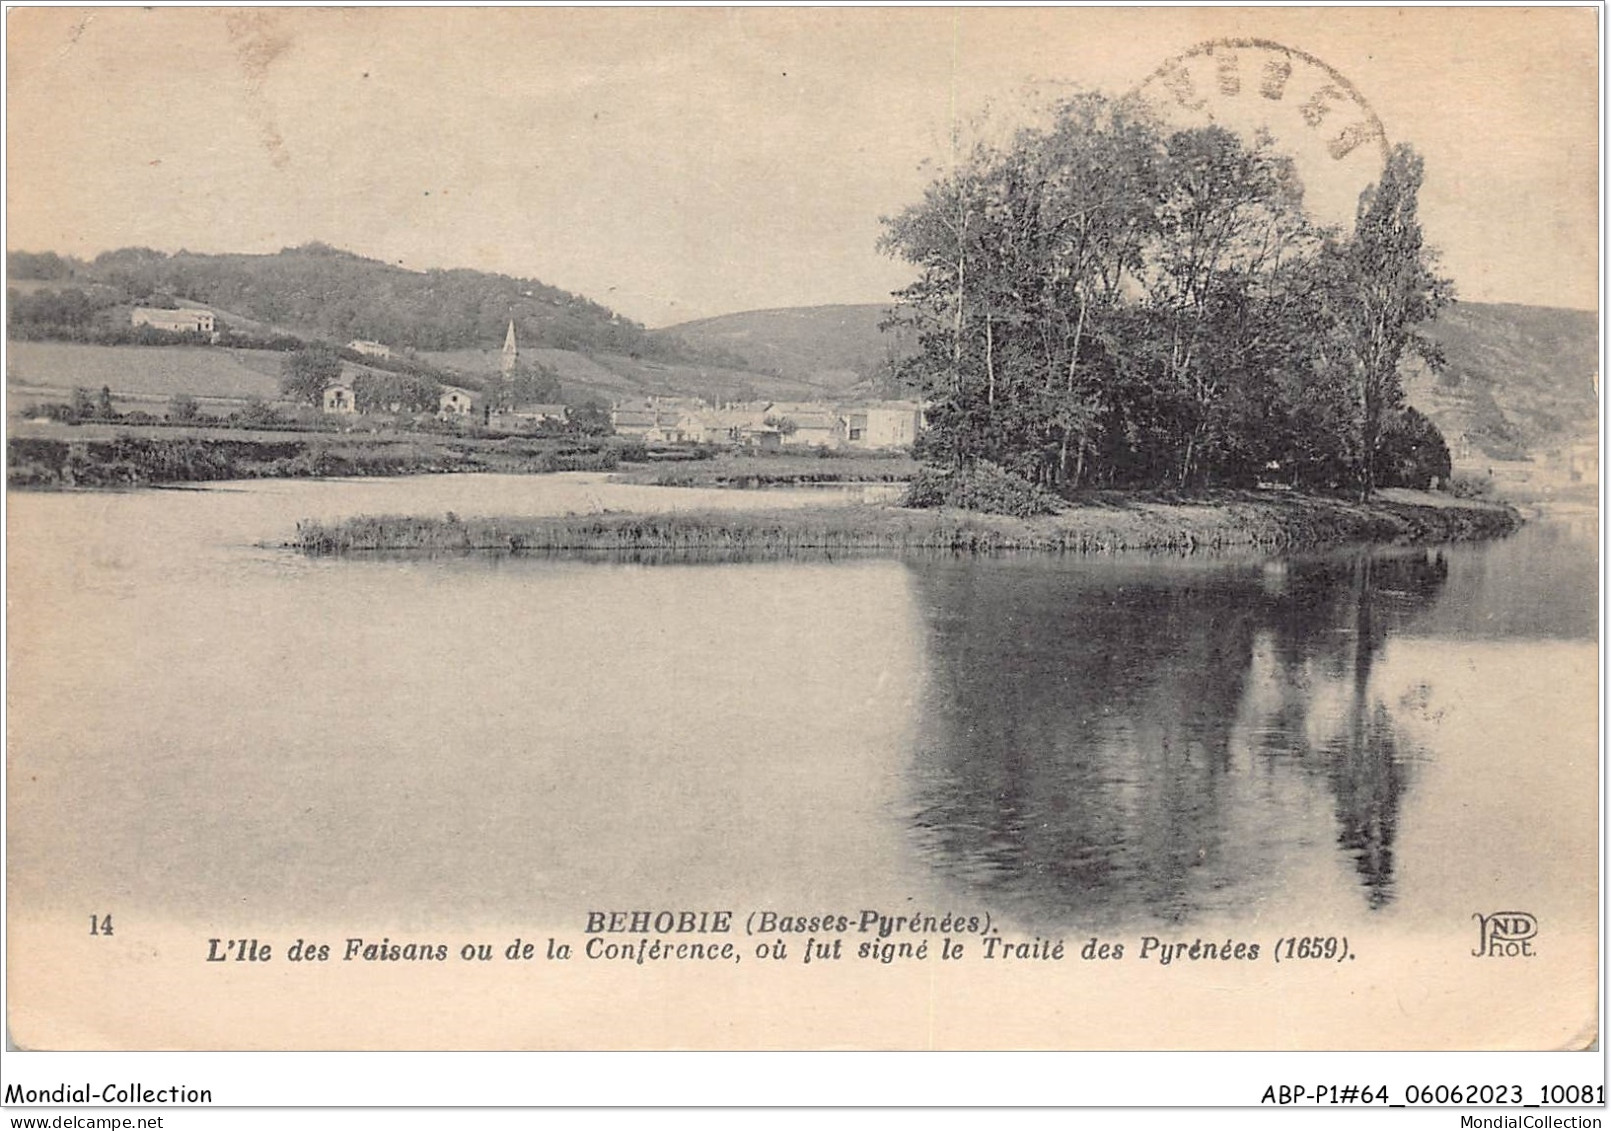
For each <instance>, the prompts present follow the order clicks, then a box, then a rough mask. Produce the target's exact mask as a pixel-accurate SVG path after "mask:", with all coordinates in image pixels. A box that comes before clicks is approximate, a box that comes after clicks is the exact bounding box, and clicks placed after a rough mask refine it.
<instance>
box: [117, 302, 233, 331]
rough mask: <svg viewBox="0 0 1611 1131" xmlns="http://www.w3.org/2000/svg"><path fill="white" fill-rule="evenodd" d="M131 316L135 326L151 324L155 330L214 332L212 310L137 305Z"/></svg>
mask: <svg viewBox="0 0 1611 1131" xmlns="http://www.w3.org/2000/svg"><path fill="white" fill-rule="evenodd" d="M130 318H131V319H132V320H133V325H135V326H150V327H151V328H152V329H153V330H168V331H171V332H172V333H176V334H211V333H212V332H213V312H212V311H210V310H191V309H182V310H163V309H162V308H160V307H155V306H137V307H135V308H134V311H133V312H132V314H131V315H130Z"/></svg>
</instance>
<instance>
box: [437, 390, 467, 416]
mask: <svg viewBox="0 0 1611 1131" xmlns="http://www.w3.org/2000/svg"><path fill="white" fill-rule="evenodd" d="M474 408H475V394H474V393H472V392H470V390H469V389H461V388H459V387H458V386H457V385H443V386H442V395H441V397H440V398H439V399H438V400H437V411H436V416H437V419H438V420H463V419H465V418H467V417H468V416H469V415H470V413H471V411H472V410H473V409H474Z"/></svg>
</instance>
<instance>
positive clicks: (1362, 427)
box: [1331, 144, 1454, 499]
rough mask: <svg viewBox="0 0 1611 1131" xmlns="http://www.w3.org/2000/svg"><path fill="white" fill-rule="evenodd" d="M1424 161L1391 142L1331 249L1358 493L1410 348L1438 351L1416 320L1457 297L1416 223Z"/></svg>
mask: <svg viewBox="0 0 1611 1131" xmlns="http://www.w3.org/2000/svg"><path fill="white" fill-rule="evenodd" d="M1423 176H1424V169H1423V163H1422V160H1421V157H1420V155H1419V154H1418V153H1416V152H1415V150H1413V149H1412V148H1410V147H1409V146H1408V145H1403V144H1400V145H1397V146H1394V147H1393V150H1392V152H1391V153H1390V154H1389V155H1388V160H1387V165H1386V167H1385V168H1384V169H1383V170H1382V178H1381V180H1380V181H1379V182H1378V183H1377V184H1376V185H1374V186H1373V187H1371V188H1369V189H1367V190H1366V191H1365V192H1364V193H1363V194H1362V195H1361V197H1360V201H1359V211H1358V214H1357V218H1356V220H1355V222H1354V231H1353V235H1352V237H1351V238H1350V239H1349V240H1348V241H1347V242H1346V243H1344V244H1342V245H1341V246H1338V247H1335V248H1333V249H1332V254H1331V260H1332V267H1333V271H1334V288H1333V293H1334V296H1335V297H1334V299H1333V301H1332V304H1331V306H1332V310H1331V314H1332V318H1333V328H1334V331H1335V336H1336V339H1337V344H1338V347H1339V353H1340V354H1341V357H1342V361H1343V364H1344V365H1345V366H1346V375H1347V383H1348V387H1349V391H1350V393H1351V396H1352V401H1353V405H1352V409H1353V413H1352V415H1353V431H1354V437H1353V438H1354V440H1355V446H1354V451H1353V453H1352V456H1353V459H1352V462H1353V464H1354V474H1355V478H1356V482H1357V485H1358V489H1359V495H1360V498H1362V499H1368V498H1370V495H1371V493H1372V492H1373V491H1374V490H1375V489H1376V483H1377V464H1378V461H1379V459H1380V455H1381V451H1380V449H1381V444H1382V437H1383V434H1384V430H1385V428H1386V425H1387V422H1388V421H1389V419H1391V417H1392V416H1393V415H1394V414H1396V413H1397V412H1398V410H1399V409H1400V407H1401V406H1402V405H1403V401H1404V387H1403V384H1402V382H1401V380H1400V378H1399V364H1400V362H1401V361H1403V360H1404V356H1405V354H1406V353H1407V352H1414V353H1418V354H1420V355H1421V356H1422V357H1423V358H1425V359H1426V361H1427V362H1428V364H1430V365H1433V366H1438V365H1440V364H1441V363H1442V355H1441V354H1440V353H1439V352H1438V350H1437V347H1436V345H1435V344H1434V343H1433V342H1432V341H1431V340H1430V339H1429V338H1426V337H1425V336H1423V335H1422V334H1420V333H1418V332H1417V329H1416V328H1417V327H1418V326H1420V325H1421V324H1422V323H1423V322H1426V321H1428V320H1430V319H1431V318H1433V317H1434V316H1436V314H1437V312H1438V311H1439V310H1441V309H1442V308H1443V307H1444V306H1446V305H1447V304H1448V303H1450V302H1451V301H1453V299H1454V284H1453V283H1452V281H1451V280H1449V279H1446V278H1444V277H1442V276H1440V275H1439V274H1438V273H1437V269H1436V266H1437V264H1436V257H1435V256H1434V255H1433V253H1432V251H1431V250H1430V249H1429V248H1427V247H1426V245H1425V242H1424V240H1423V236H1422V231H1421V220H1420V213H1419V206H1418V197H1419V195H1420V190H1421V182H1422V178H1423Z"/></svg>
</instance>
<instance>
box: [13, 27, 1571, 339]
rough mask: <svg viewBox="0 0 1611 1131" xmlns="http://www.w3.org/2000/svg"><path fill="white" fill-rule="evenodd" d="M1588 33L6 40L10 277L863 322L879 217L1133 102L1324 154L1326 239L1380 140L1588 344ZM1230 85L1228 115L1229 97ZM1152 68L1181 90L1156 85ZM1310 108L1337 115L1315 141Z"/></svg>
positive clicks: (116, 34)
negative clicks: (227, 260)
mask: <svg viewBox="0 0 1611 1131" xmlns="http://www.w3.org/2000/svg"><path fill="white" fill-rule="evenodd" d="M1598 34H1599V33H1598V28H1597V12H1596V10H1595V9H1592V8H1533V9H1480V10H1479V9H1469V8H1465V9H1462V8H1419V7H1418V8H1408V9H1391V8H1379V7H1378V8H1365V9H1361V8H1352V9H1342V8H1319V9H1315V8H1311V9H1303V10H1295V9H1285V8H1268V7H1264V8H1201V7H1199V8H1089V7H1074V6H1067V7H1051V8H1016V9H984V8H945V7H920V8H911V7H909V8H845V7H836V8H544V7H525V8H499V9H469V10H466V9H453V8H344V9H314V8H275V9H253V8H234V9H207V8H171V7H170V8H162V7H157V8H152V9H142V8H94V9H89V8H84V9H74V8H21V9H18V8H13V9H10V10H9V14H8V18H7V24H6V38H7V44H6V63H7V75H6V93H7V109H6V116H7V145H6V161H7V180H6V233H5V242H6V246H7V248H8V249H14V250H28V251H45V250H52V251H57V252H61V253H68V254H75V255H82V256H90V255H94V254H96V253H98V252H100V251H104V250H107V249H110V248H115V247H122V246H129V245H142V246H147V247H155V248H159V249H162V250H165V251H170V252H171V251H177V250H179V249H181V248H184V249H188V250H190V251H195V252H274V251H278V250H279V249H281V248H282V247H289V246H295V245H298V244H302V243H307V242H309V241H315V240H317V241H322V242H324V243H328V244H332V245H334V246H337V247H341V248H345V249H348V250H351V251H354V252H357V253H359V254H361V255H366V256H370V257H373V258H377V259H383V260H386V261H388V262H391V263H397V264H401V265H402V266H405V267H409V268H413V269H420V270H423V269H427V268H433V267H473V268H477V269H481V270H487V271H498V272H503V273H506V274H511V275H518V276H524V277H530V278H536V279H540V280H542V281H543V282H546V283H551V284H553V285H556V286H559V287H563V288H565V289H567V290H571V291H574V292H577V293H580V294H583V295H585V296H587V297H588V298H591V299H593V300H595V301H598V302H601V303H603V304H605V305H607V306H610V307H612V308H614V309H616V310H618V311H620V312H621V313H623V314H625V315H627V316H629V317H632V318H635V319H638V320H640V321H643V322H645V323H647V324H649V325H651V326H660V325H668V324H673V323H676V322H680V321H686V320H690V319H695V318H701V317H708V316H712V315H717V314H723V313H729V312H733V311H739V310H753V309H765V308H772V307H781V306H810V305H822V304H828V303H857V302H882V301H886V300H887V299H888V297H889V294H890V292H891V291H892V290H895V289H897V288H899V287H901V286H903V285H904V284H905V283H907V282H908V281H910V279H911V278H912V269H911V268H910V267H908V266H907V265H905V264H902V263H900V262H898V261H896V260H894V259H891V258H890V257H888V256H886V255H884V254H882V253H881V252H880V251H879V250H878V247H877V243H878V237H879V234H880V231H881V226H880V217H881V216H886V215H890V214H893V213H896V212H898V211H899V210H901V209H902V208H904V207H906V206H907V205H909V204H911V203H913V202H915V201H917V200H919V199H920V198H921V196H922V192H923V189H924V186H925V185H926V184H928V183H929V182H930V181H931V180H932V179H933V178H934V176H935V175H936V172H937V171H938V170H940V169H943V167H944V165H945V163H946V161H947V160H948V155H949V153H950V139H951V138H952V137H953V135H954V133H955V132H956V131H957V130H958V129H960V130H962V131H963V132H964V133H970V132H971V134H980V133H984V134H988V131H989V130H990V129H992V128H999V126H996V127H993V126H991V125H990V124H989V123H1005V122H1011V121H1014V120H1017V118H1018V116H1019V115H1021V113H1022V112H1023V111H1022V108H1023V107H1025V106H1027V105H1030V104H1032V103H1036V102H1044V101H1045V100H1046V99H1047V98H1049V97H1054V96H1055V95H1056V94H1058V93H1060V92H1065V91H1070V92H1071V91H1073V90H1075V89H1096V90H1103V91H1107V92H1110V93H1115V94H1119V93H1124V92H1126V91H1129V90H1133V89H1136V88H1137V87H1139V86H1142V85H1143V84H1146V89H1147V90H1148V91H1149V92H1154V93H1157V94H1158V95H1159V97H1161V98H1162V99H1163V100H1164V103H1165V104H1166V106H1167V107H1168V108H1169V109H1170V110H1171V112H1172V113H1175V114H1184V115H1186V116H1187V117H1191V116H1192V115H1197V116H1204V115H1208V116H1212V120H1216V121H1222V122H1224V123H1225V124H1231V125H1235V126H1236V127H1237V128H1244V129H1251V128H1255V127H1257V126H1260V125H1267V126H1270V127H1271V128H1272V131H1273V132H1274V133H1275V134H1276V135H1277V138H1278V141H1283V139H1285V143H1290V144H1291V145H1293V146H1294V147H1301V146H1304V145H1308V146H1309V149H1307V150H1305V151H1304V152H1303V153H1301V154H1298V156H1299V157H1300V161H1299V166H1300V171H1301V173H1302V175H1303V177H1304V181H1305V184H1306V186H1308V189H1309V193H1310V199H1311V200H1312V201H1314V202H1316V208H1317V210H1319V209H1321V208H1322V207H1323V206H1324V207H1325V208H1327V209H1329V210H1330V213H1331V214H1332V215H1331V216H1330V218H1333V219H1338V220H1342V219H1346V218H1347V214H1348V213H1349V212H1350V211H1351V201H1352V200H1353V199H1354V197H1355V195H1356V194H1357V192H1358V189H1359V188H1361V187H1363V185H1364V184H1366V183H1368V182H1369V181H1370V180H1371V179H1373V176H1372V175H1371V174H1372V170H1373V166H1371V165H1370V161H1371V160H1372V158H1371V156H1370V155H1371V154H1372V153H1374V152H1377V151H1378V149H1379V147H1377V146H1374V145H1365V146H1361V147H1357V148H1356V149H1354V150H1353V151H1352V152H1351V153H1350V154H1348V155H1347V157H1346V158H1345V159H1340V160H1334V159H1329V158H1328V156H1327V154H1326V153H1325V150H1324V147H1323V146H1319V145H1318V143H1319V142H1320V141H1321V140H1322V134H1324V133H1325V132H1326V131H1327V130H1329V129H1331V128H1332V127H1333V126H1335V125H1338V124H1341V123H1343V122H1344V121H1345V120H1346V119H1347V118H1348V116H1349V115H1354V116H1358V117H1363V116H1367V115H1368V114H1371V113H1374V115H1375V120H1377V121H1379V122H1380V124H1381V127H1382V130H1383V131H1384V132H1385V135H1386V140H1387V141H1388V142H1392V143H1396V142H1409V143H1410V144H1412V145H1414V146H1415V147H1416V148H1417V149H1418V150H1419V151H1420V152H1421V153H1422V154H1423V155H1424V157H1425V160H1426V170H1427V177H1426V184H1425V187H1424V190H1423V194H1422V200H1421V205H1422V216H1423V220H1424V224H1425V228H1426V232H1427V238H1428V240H1429V242H1430V243H1431V244H1432V245H1433V246H1434V247H1436V248H1437V249H1438V251H1439V253H1440V256H1441V261H1442V264H1443V268H1444V270H1445V272H1446V273H1447V274H1449V275H1451V276H1452V277H1453V278H1454V280H1455V282H1456V286H1457V291H1458V294H1459V295H1460V297H1462V298H1465V299H1468V300H1473V301H1485V302H1523V303H1535V304H1541V305H1554V306H1569V307H1576V308H1580V309H1596V308H1597V307H1598V280H1599V266H1598V264H1599V250H1600V242H1601V240H1600V232H1599V227H1598V223H1599V207H1598V195H1597V194H1598V177H1599V164H1600V158H1599V144H1600V125H1599V118H1598V96H1597V87H1596V84H1597V77H1598V71H1597V51H1598ZM1225 39H1240V40H1252V39H1257V40H1260V41H1268V42H1270V43H1274V44H1278V45H1280V47H1281V48H1284V49H1291V50H1292V51H1295V52H1300V53H1301V54H1299V55H1286V56H1282V57H1281V58H1285V59H1286V60H1287V62H1289V63H1291V62H1293V61H1294V60H1296V61H1297V69H1296V72H1295V73H1294V75H1293V77H1292V79H1291V80H1290V81H1291V88H1290V90H1287V91H1285V92H1284V93H1285V94H1288V95H1290V97H1284V98H1283V99H1281V100H1270V99H1265V100H1263V101H1261V100H1260V99H1259V98H1258V97H1256V96H1255V92H1254V81H1255V77H1256V76H1257V75H1259V74H1261V73H1262V71H1261V69H1260V68H1262V67H1263V66H1264V65H1265V64H1266V63H1269V62H1271V61H1274V62H1280V58H1278V57H1277V53H1275V51H1274V49H1273V48H1269V47H1242V48H1240V49H1232V48H1228V47H1220V48H1218V49H1216V53H1215V54H1214V55H1210V54H1207V53H1204V52H1201V51H1199V52H1197V53H1196V54H1192V52H1193V49H1194V48H1196V47H1198V46H1199V45H1202V44H1204V43H1208V42H1212V41H1221V40H1225ZM1232 53H1238V54H1240V56H1241V58H1240V65H1241V67H1242V72H1241V73H1242V74H1243V76H1244V77H1245V78H1246V79H1247V81H1246V82H1245V83H1244V84H1242V86H1241V87H1240V88H1239V90H1238V91H1237V93H1236V94H1234V95H1230V94H1227V93H1226V91H1225V89H1223V88H1221V87H1220V86H1218V85H1217V84H1216V72H1215V71H1214V70H1213V68H1214V67H1215V66H1218V65H1219V64H1218V63H1217V61H1216V60H1217V58H1219V57H1223V56H1225V55H1227V54H1232ZM1171 59H1175V60H1184V61H1183V62H1181V63H1180V64H1179V66H1178V67H1177V70H1176V71H1174V72H1170V71H1168V70H1166V71H1165V76H1166V78H1167V76H1169V75H1171V74H1175V75H1178V74H1180V73H1184V74H1185V75H1186V76H1187V80H1188V84H1187V85H1186V86H1184V87H1182V86H1181V85H1180V84H1179V82H1178V80H1177V81H1176V82H1175V83H1174V85H1171V83H1170V82H1168V81H1160V80H1159V79H1157V78H1154V79H1153V81H1152V82H1150V83H1149V82H1148V81H1147V80H1148V79H1149V76H1155V75H1156V74H1157V73H1158V72H1159V70H1160V68H1166V65H1167V64H1168V63H1169V61H1170V60H1171ZM1326 85H1329V86H1330V87H1331V88H1332V89H1333V90H1334V91H1341V92H1342V95H1343V96H1342V97H1338V96H1336V95H1328V96H1326V98H1327V99H1329V101H1328V102H1327V104H1326V106H1325V110H1326V111H1327V112H1329V117H1327V118H1326V121H1325V123H1324V126H1323V128H1322V127H1314V128H1307V129H1306V128H1305V126H1304V122H1306V119H1303V118H1302V117H1301V116H1300V115H1301V108H1302V102H1303V99H1304V98H1305V97H1308V98H1309V99H1310V100H1311V101H1312V99H1313V97H1314V95H1315V92H1316V91H1318V90H1319V89H1320V88H1321V87H1322V86H1326ZM1265 118H1267V119H1269V120H1268V121H1265V120H1263V119H1265ZM981 122H984V123H985V124H984V125H980V123H981ZM1283 130H1284V131H1285V132H1283ZM1375 160H1378V161H1379V157H1378V158H1375ZM1375 167H1379V165H1378V166H1375Z"/></svg>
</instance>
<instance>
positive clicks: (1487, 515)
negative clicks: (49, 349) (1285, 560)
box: [292, 492, 1521, 555]
mask: <svg viewBox="0 0 1611 1131" xmlns="http://www.w3.org/2000/svg"><path fill="white" fill-rule="evenodd" d="M1394 494H1395V496H1396V497H1393V498H1381V499H1377V500H1374V501H1372V502H1371V503H1368V504H1365V503H1357V502H1351V501H1346V500H1341V499H1330V498H1322V497H1316V496H1308V495H1298V494H1292V493H1283V494H1281V495H1279V496H1271V495H1265V494H1262V493H1259V492H1222V493H1218V494H1217V495H1215V496H1213V497H1205V498H1203V499H1200V500H1192V501H1178V500H1170V501H1160V500H1154V499H1143V498H1135V499H1129V500H1113V499H1108V500H1105V501H1103V502H1102V503H1099V504H1095V505H1086V506H1070V507H1067V508H1065V509H1064V510H1062V511H1061V512H1059V513H1057V514H1054V515H1049V516H1045V517H1042V518H1032V519H1023V518H1012V517H1008V516H1003V515H983V514H973V513H970V512H965V511H956V510H910V509H906V508H902V507H895V506H877V505H859V506H858V505H839V506H825V507H812V508H801V509H794V510H772V511H722V512H682V511H678V512H667V513H648V514H640V513H618V512H609V511H606V512H602V513H598V514H584V515H558V516H544V517H517V516H506V517H470V518H459V517H458V516H456V515H448V516H445V517H442V518H436V517H422V516H396V515H382V516H370V515H362V516H358V517H354V518H350V519H346V520H343V521H340V522H322V521H305V522H302V523H299V524H298V525H297V535H296V539H295V541H294V542H293V543H292V545H294V546H295V547H296V548H298V549H301V550H303V551H305V552H307V553H310V554H352V553H365V552H373V551H505V552H509V551H513V552H517V553H519V552H544V553H547V552H569V551H616V552H639V551H657V552H658V551H673V552H675V551H688V552H694V553H699V554H711V553H732V554H739V555H743V554H774V553H779V552H782V553H788V552H791V551H817V550H829V551H852V550H855V551H898V550H950V551H967V552H984V553H989V552H995V551H1005V550H1043V551H1054V552H1073V553H1103V552H1112V551H1118V550H1173V551H1177V552H1190V551H1193V550H1209V549H1228V548H1233V547H1268V548H1285V547H1300V546H1322V545H1334V544H1337V545H1340V544H1347V543H1357V542H1385V543H1416V542H1445V541H1459V540H1467V539H1476V538H1489V537H1497V536H1500V535H1503V534H1507V533H1509V532H1510V531H1512V530H1514V529H1515V528H1516V527H1517V526H1518V525H1519V524H1520V522H1521V518H1520V516H1519V515H1518V514H1517V513H1516V511H1514V510H1513V509H1511V508H1510V507H1506V506H1500V505H1496V504H1490V503H1473V502H1465V501H1460V500H1452V499H1448V500H1445V499H1429V500H1425V501H1423V500H1418V499H1411V498H1405V497H1403V496H1411V495H1417V494H1420V493H1418V492H1397V493H1394Z"/></svg>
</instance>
